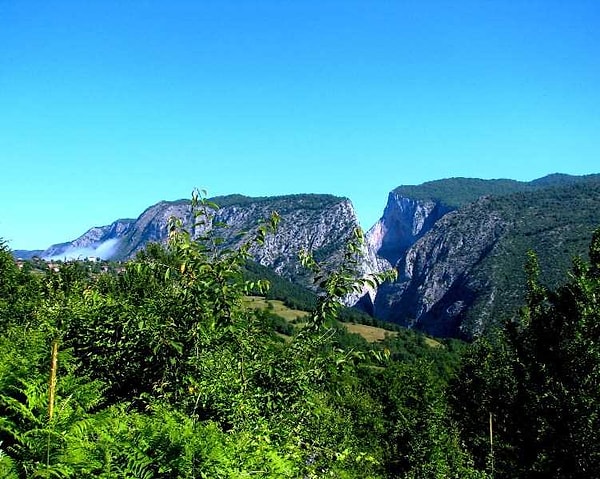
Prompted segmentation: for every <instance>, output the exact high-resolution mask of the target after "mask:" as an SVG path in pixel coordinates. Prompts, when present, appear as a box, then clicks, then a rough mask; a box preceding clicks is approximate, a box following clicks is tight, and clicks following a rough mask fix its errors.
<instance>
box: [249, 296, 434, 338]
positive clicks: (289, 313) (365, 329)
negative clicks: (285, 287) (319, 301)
mask: <svg viewBox="0 0 600 479" xmlns="http://www.w3.org/2000/svg"><path fill="white" fill-rule="evenodd" d="M244 301H245V303H246V305H247V306H248V307H250V308H255V309H271V311H272V312H273V313H274V314H276V315H278V316H281V317H282V318H283V319H285V320H286V321H288V322H295V324H296V326H300V327H301V326H302V319H303V318H305V317H306V316H308V314H309V313H308V312H307V311H301V310H299V309H291V308H288V307H287V306H286V305H285V304H283V301H279V300H276V299H265V298H263V297H262V296H247V297H246V298H245V300H244ZM342 324H343V325H344V326H346V328H347V329H348V331H349V332H351V333H354V334H358V335H360V336H362V337H363V338H364V339H365V340H366V341H367V342H369V343H375V342H377V341H382V340H384V339H385V338H386V337H390V336H391V337H393V336H397V335H398V333H397V332H395V331H388V330H387V329H383V328H378V327H376V326H367V325H366V324H355V323H342ZM425 344H427V345H428V346H429V347H432V348H440V347H443V345H442V343H440V342H439V341H436V340H435V339H433V338H428V337H425Z"/></svg>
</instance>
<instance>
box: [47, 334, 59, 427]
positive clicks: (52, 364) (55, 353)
mask: <svg viewBox="0 0 600 479" xmlns="http://www.w3.org/2000/svg"><path fill="white" fill-rule="evenodd" d="M57 369H58V339H55V340H54V341H52V356H51V358H50V382H49V385H48V386H49V389H50V393H49V396H48V418H49V419H50V420H52V416H53V415H54V397H55V395H56V371H57Z"/></svg>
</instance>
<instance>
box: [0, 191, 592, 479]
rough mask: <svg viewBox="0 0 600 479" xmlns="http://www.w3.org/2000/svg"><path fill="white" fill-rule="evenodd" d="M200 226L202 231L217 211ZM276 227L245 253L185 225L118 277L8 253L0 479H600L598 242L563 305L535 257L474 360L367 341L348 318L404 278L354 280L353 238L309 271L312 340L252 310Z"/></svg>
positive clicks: (202, 204) (458, 349) (395, 338)
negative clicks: (348, 308) (384, 286)
mask: <svg viewBox="0 0 600 479" xmlns="http://www.w3.org/2000/svg"><path fill="white" fill-rule="evenodd" d="M191 208H192V212H193V216H194V218H195V221H196V226H200V227H201V226H202V225H206V224H209V223H210V222H211V220H212V218H213V217H214V213H215V211H216V209H217V208H218V205H216V204H214V203H212V202H210V201H207V200H205V199H203V198H199V197H198V196H197V195H196V196H194V197H193V198H192V201H191ZM277 223H278V215H277V214H273V216H272V217H271V218H268V219H266V220H265V221H264V222H262V223H261V225H260V227H259V228H258V230H257V232H256V234H254V235H252V236H251V237H246V238H245V239H244V242H243V243H242V246H241V247H239V248H236V249H235V250H232V249H223V248H222V247H221V241H220V238H219V237H218V235H216V234H215V233H214V232H212V231H214V230H210V229H207V230H206V233H203V234H200V235H199V236H192V235H191V234H190V232H189V231H188V230H187V229H186V228H185V227H184V225H183V224H182V222H181V221H180V220H177V219H175V218H174V219H172V220H171V221H170V223H169V241H168V244H167V245H164V246H163V245H158V244H151V245H149V246H148V247H147V248H146V249H145V250H144V251H142V252H141V253H139V254H138V255H137V257H136V258H135V259H134V260H131V261H128V262H127V263H126V264H124V265H123V266H122V267H121V268H119V269H118V270H112V269H107V270H105V271H104V270H98V269H94V268H92V267H90V266H89V265H86V264H84V263H82V262H65V263H62V264H61V265H60V267H57V268H55V269H44V268H43V265H39V264H38V265H36V264H34V263H33V262H25V263H24V264H22V265H21V267H19V266H18V265H17V264H16V262H15V260H14V258H13V256H12V254H11V252H10V250H9V248H8V247H7V245H6V243H4V242H2V243H0V244H1V247H0V331H2V335H1V337H0V477H3V478H11V479H14V478H29V477H40V478H105V479H108V478H147V479H150V478H250V477H256V478H261V477H264V478H324V477H332V478H405V479H409V478H411V479H417V478H423V479H425V478H432V479H433V478H435V479H438V478H439V479H441V478H461V479H462V478H465V479H469V478H473V479H475V478H498V479H500V478H506V479H508V478H511V479H514V478H549V477H553V478H591V477H597V474H598V473H597V471H599V470H600V437H599V436H598V434H597V431H598V430H600V229H598V230H596V231H595V233H594V235H593V238H592V241H591V244H590V246H589V259H586V260H583V259H579V258H574V259H573V263H572V267H571V269H570V272H569V274H568V275H567V276H566V277H565V278H564V279H563V281H562V283H561V285H559V286H558V287H554V286H552V287H551V288H550V287H547V286H545V284H546V283H545V280H544V277H543V274H542V272H541V270H540V267H539V265H538V261H537V258H536V256H535V255H534V254H533V253H531V254H529V256H528V258H527V266H526V278H527V279H526V282H525V283H524V284H523V285H522V288H523V291H524V292H525V293H524V296H525V298H526V300H525V303H524V304H523V305H522V306H521V307H520V309H519V311H518V314H515V315H514V316H513V319H512V320H511V321H510V322H507V323H505V324H503V325H502V327H501V328H498V329H497V330H495V331H494V332H492V333H490V334H488V335H486V336H484V337H480V338H478V339H476V340H475V341H473V342H472V343H470V344H466V343H461V342H459V341H456V340H446V341H435V342H432V341H427V340H426V338H425V337H424V336H422V335H420V334H417V333H415V332H412V331H407V330H400V331H396V332H395V333H397V334H394V335H392V334H390V335H389V336H388V337H387V338H386V339H385V340H383V341H381V342H378V343H367V342H366V341H364V340H362V338H360V337H358V336H356V335H352V334H349V333H348V332H347V331H346V330H345V328H343V327H342V326H341V323H340V319H344V315H345V314H346V315H347V314H348V313H345V312H344V310H343V308H342V306H341V304H340V302H339V300H340V299H341V298H343V297H345V296H346V295H348V294H350V293H352V292H356V291H359V290H362V288H363V287H364V286H366V285H373V284H376V283H380V282H384V281H387V280H390V279H392V277H393V275H392V274H391V273H384V274H381V275H377V276H372V277H357V275H356V265H357V256H358V254H359V252H360V248H361V241H362V239H363V238H362V233H361V232H360V231H358V230H357V231H356V232H355V235H354V236H353V238H351V239H350V241H349V242H348V244H347V246H346V251H345V258H344V262H343V264H342V266H340V267H338V268H337V269H335V270H333V271H332V270H330V269H329V268H328V267H327V265H326V264H322V263H320V262H319V261H317V260H315V258H313V257H312V256H311V254H310V252H305V253H304V254H303V255H302V258H301V259H302V263H303V265H304V266H305V267H306V269H307V271H309V272H310V273H311V274H312V276H313V278H314V281H315V283H316V284H317V285H318V286H319V288H320V293H319V294H318V295H317V297H316V298H308V299H307V301H308V302H309V303H310V304H311V305H312V311H311V312H310V314H309V315H308V316H307V317H306V319H305V321H304V322H302V323H301V324H294V325H285V324H282V321H281V318H274V317H273V314H272V312H269V311H268V310H260V309H253V308H250V307H248V305H247V302H245V301H244V299H245V298H246V297H247V296H248V295H249V294H257V293H260V294H262V295H267V294H269V293H268V291H269V282H268V281H267V280H266V279H265V278H264V277H263V278H261V275H260V271H261V270H260V268H257V267H252V268H250V270H251V271H253V275H250V276H249V275H248V271H249V269H248V261H249V259H250V253H249V252H250V249H251V248H253V247H256V246H260V245H261V244H262V243H264V242H265V240H266V239H267V238H268V236H269V235H273V234H277ZM195 230H196V231H198V228H195ZM200 230H202V228H200ZM346 320H348V318H346ZM349 320H352V317H351V316H350V319H349Z"/></svg>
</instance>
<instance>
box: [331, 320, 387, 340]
mask: <svg viewBox="0 0 600 479" xmlns="http://www.w3.org/2000/svg"><path fill="white" fill-rule="evenodd" d="M343 324H344V326H346V328H347V329H348V331H350V332H351V333H354V334H360V335H361V336H362V337H363V338H365V339H366V340H367V341H368V342H369V343H375V342H377V341H382V340H383V339H385V337H386V336H397V335H398V333H396V332H395V331H387V330H385V329H382V328H377V327H375V326H367V325H366V324H354V323H343Z"/></svg>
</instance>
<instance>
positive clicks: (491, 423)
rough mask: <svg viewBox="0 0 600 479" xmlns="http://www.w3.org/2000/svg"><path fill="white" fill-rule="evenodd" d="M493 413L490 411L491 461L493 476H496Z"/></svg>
mask: <svg viewBox="0 0 600 479" xmlns="http://www.w3.org/2000/svg"><path fill="white" fill-rule="evenodd" d="M492 425H493V421H492V413H491V412H490V461H491V464H490V465H491V469H492V478H493V477H494V432H493V431H494V430H493V427H492Z"/></svg>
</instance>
